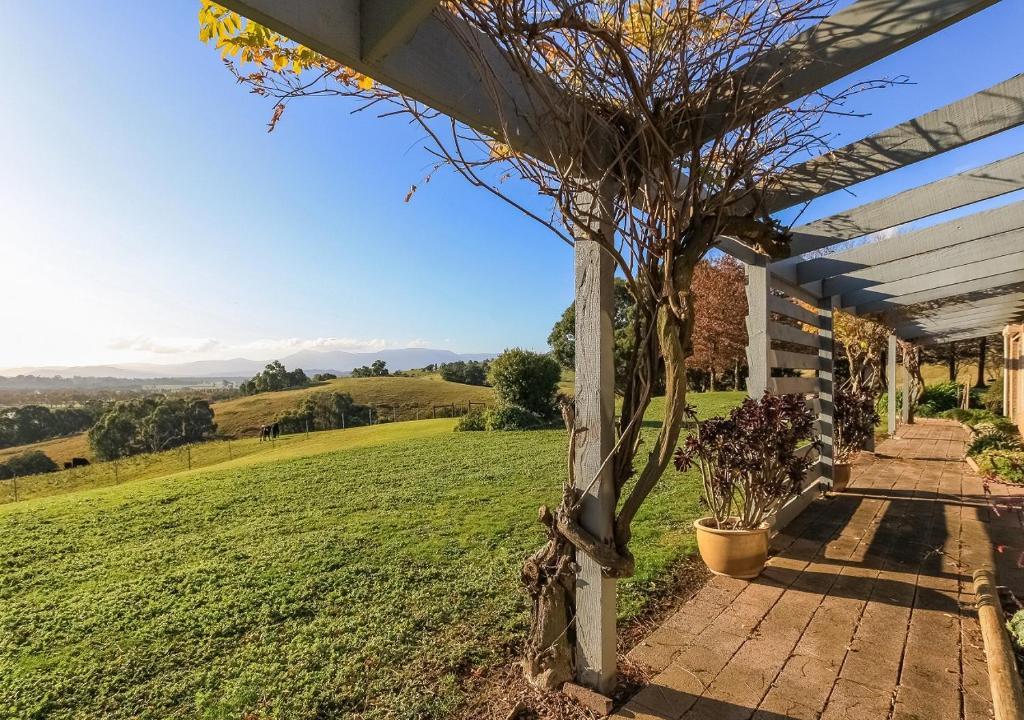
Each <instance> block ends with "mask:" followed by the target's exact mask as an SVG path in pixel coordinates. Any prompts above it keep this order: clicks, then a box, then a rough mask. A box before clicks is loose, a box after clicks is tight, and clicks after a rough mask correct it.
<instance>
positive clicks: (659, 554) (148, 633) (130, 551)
mask: <svg viewBox="0 0 1024 720" xmlns="http://www.w3.org/2000/svg"><path fill="white" fill-rule="evenodd" d="M739 397H740V395H739V394H736V393H720V394H714V395H703V396H692V397H691V400H692V401H694V402H695V403H696V404H698V406H699V407H700V409H701V412H702V413H703V414H705V415H709V414H718V413H721V412H723V411H725V410H726V409H728V408H729V407H731V406H732V405H733V404H734V403H736V402H737V401H738V399H739ZM651 425H654V423H653V422H652V423H651ZM450 426H451V421H447V420H437V421H424V422H410V423H399V424H395V425H383V426H375V427H372V428H363V429H353V430H346V431H338V432H326V433H317V434H314V435H312V436H311V437H310V439H309V440H303V439H299V438H295V439H294V440H289V441H287V442H281V443H279V444H278V445H276V446H274V447H272V448H269V449H268V448H266V445H267V444H266V443H265V444H264V448H263V449H259V448H257V450H255V451H254V452H252V453H251V454H249V455H247V456H245V457H238V458H234V459H232V460H228V461H227V462H225V463H222V464H220V465H216V466H211V467H208V468H206V469H203V470H193V471H191V472H187V471H186V472H179V473H177V474H174V475H171V476H164V477H158V478H151V479H146V480H138V481H134V482H129V483H125V484H121V485H118V486H116V487H107V488H98V489H94V490H84V491H81V492H77V493H73V494H65V495H62V496H59V497H51V498H40V499H36V500H31V501H28V502H22V503H18V504H11V505H7V506H4V507H0V638H2V641H0V677H2V678H4V682H2V683H0V708H2V709H3V710H2V711H0V713H2V712H7V713H8V714H10V715H11V716H13V717H38V718H42V717H46V718H99V717H103V718H129V717H131V718H169V717H179V718H264V717H267V718H269V717H279V718H326V717H353V718H442V717H447V716H448V715H449V714H450V713H451V712H453V710H454V709H455V708H457V707H458V705H459V703H460V701H461V695H460V686H459V682H458V680H459V677H460V676H462V675H463V674H465V673H467V672H471V671H473V670H474V669H478V668H485V667H488V666H492V665H494V664H500V663H504V662H507V661H508V660H509V659H510V657H511V656H512V653H513V652H514V651H513V648H514V646H515V643H516V642H517V640H518V638H520V637H521V636H522V631H523V628H524V624H525V621H526V614H525V603H524V598H523V597H522V595H521V594H520V592H519V589H518V581H517V575H518V568H519V564H520V562H521V560H522V558H523V556H524V555H525V554H526V553H527V552H528V551H530V550H531V549H532V548H533V547H534V546H535V545H536V544H537V543H538V541H539V539H540V534H539V532H538V529H539V528H538V526H537V524H536V522H535V514H536V507H537V506H538V505H539V504H540V503H542V502H553V501H555V500H556V499H557V496H558V492H559V483H560V481H561V478H562V475H563V473H564V461H565V457H564V452H565V433H564V432H562V431H554V430H552V431H541V432H530V433H454V432H449V431H448V428H450ZM654 431H655V429H654V427H649V428H648V429H647V431H646V432H648V433H649V434H653V432H654ZM360 433H361V435H360ZM303 443H306V444H305V445H303ZM339 443H347V444H345V445H339ZM698 514H699V508H698V501H697V486H696V482H695V479H694V478H692V477H687V476H684V475H681V474H679V473H676V472H674V471H670V473H669V474H668V476H667V477H666V479H665V481H664V482H663V483H662V485H661V486H660V487H659V488H658V490H657V491H656V492H655V494H654V495H653V496H652V497H651V499H650V500H649V502H648V503H647V504H646V505H645V507H644V509H643V511H642V513H641V515H640V517H639V518H638V522H637V526H636V532H635V540H634V550H635V552H636V555H637V559H638V572H637V575H636V577H634V578H632V579H631V580H629V581H627V582H624V583H622V591H621V608H622V610H621V612H622V615H623V616H629V615H632V614H635V613H636V612H637V611H639V610H640V609H641V608H642V607H643V604H644V599H645V597H647V595H648V594H649V592H650V590H651V589H652V587H654V586H656V584H657V582H658V581H659V579H660V578H663V577H664V573H665V569H666V568H667V567H668V566H669V565H670V564H671V563H672V562H673V561H674V560H675V559H677V558H679V557H680V556H681V555H684V554H688V553H690V552H692V549H693V538H692V533H691V529H690V525H691V522H692V520H693V519H694V517H696V516H697V515H698Z"/></svg>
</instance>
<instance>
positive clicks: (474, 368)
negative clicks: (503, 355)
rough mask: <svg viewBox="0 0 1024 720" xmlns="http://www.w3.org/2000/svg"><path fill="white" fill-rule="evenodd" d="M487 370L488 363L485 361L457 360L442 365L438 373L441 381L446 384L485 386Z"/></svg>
mask: <svg viewBox="0 0 1024 720" xmlns="http://www.w3.org/2000/svg"><path fill="white" fill-rule="evenodd" d="M489 368H490V362H489V361H487V360H483V361H478V360H457V361H455V362H450V363H442V364H441V366H440V373H441V379H443V380H447V381H448V382H456V383H462V384H463V385H486V384H487V371H488V369H489Z"/></svg>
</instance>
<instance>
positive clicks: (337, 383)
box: [0, 374, 494, 465]
mask: <svg viewBox="0 0 1024 720" xmlns="http://www.w3.org/2000/svg"><path fill="white" fill-rule="evenodd" d="M322 391H329V392H344V393H349V394H350V395H351V396H352V399H353V400H355V402H357V403H358V404H360V405H371V406H373V407H376V408H380V412H382V413H384V414H385V416H386V417H387V418H388V419H390V418H391V416H392V411H394V412H395V413H396V415H397V419H398V420H414V419H416V417H417V414H419V416H420V417H421V418H429V417H431V414H432V413H431V409H432V407H433V406H434V405H439V406H441V405H451V404H452V403H454V404H455V405H456V407H458V408H465V407H466V406H467V404H468V403H469V402H474V403H481V402H482V403H488V404H490V403H493V402H494V391H493V390H491V388H489V387H479V386H476V385H462V384H460V383H453V382H447V381H445V380H442V379H441V377H440V376H439V375H437V374H421V375H417V376H415V377H393V376H391V377H371V378H338V379H336V380H329V381H327V382H324V383H318V384H316V385H312V386H310V387H305V388H298V389H296V390H282V391H280V392H268V393H260V394H258V395H249V396H245V397H238V398H233V399H231V400H221V401H219V402H215V403H212V407H213V412H214V420H215V421H216V423H217V432H218V433H219V434H221V435H226V436H229V437H233V438H234V437H246V436H252V435H256V434H258V432H259V428H260V426H261V425H264V424H267V423H271V422H273V421H274V418H276V417H277V416H278V415H280V414H281V413H282V412H284V411H286V410H291V409H293V408H296V407H298V405H299V403H300V402H302V399H303V398H305V397H307V396H309V395H310V394H312V393H315V392H322ZM441 412H443V411H441V410H439V413H441ZM29 450H41V451H43V452H45V453H46V454H47V455H49V456H50V457H51V458H52V459H53V461H54V462H56V463H57V464H58V465H62V464H63V463H65V462H67V461H69V460H71V458H73V457H85V458H89V459H90V460H92V459H93V455H92V450H91V449H90V448H89V441H88V438H87V437H86V434H85V433H81V434H79V435H72V436H69V437H65V438H55V439H53V440H44V441H42V442H38V443H32V444H31V445H19V446H17V447H11V448H3V449H0V462H4V460H6V459H7V458H9V457H11V456H13V455H18V454H21V453H23V452H27V451H29Z"/></svg>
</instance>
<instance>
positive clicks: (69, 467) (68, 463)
mask: <svg viewBox="0 0 1024 720" xmlns="http://www.w3.org/2000/svg"><path fill="white" fill-rule="evenodd" d="M73 467H74V465H72V464H71V463H70V462H66V463H64V469H65V470H70V469H71V468H73Z"/></svg>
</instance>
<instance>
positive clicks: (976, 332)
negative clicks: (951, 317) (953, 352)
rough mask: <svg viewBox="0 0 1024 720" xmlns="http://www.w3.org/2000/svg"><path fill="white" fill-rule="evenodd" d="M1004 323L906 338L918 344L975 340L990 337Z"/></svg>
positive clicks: (1003, 325) (941, 343) (998, 330)
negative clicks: (944, 333)
mask: <svg viewBox="0 0 1024 720" xmlns="http://www.w3.org/2000/svg"><path fill="white" fill-rule="evenodd" d="M1003 327H1005V324H1004V323H999V324H993V325H990V326H988V327H984V328H974V329H971V330H964V331H963V332H959V333H954V334H951V335H924V336H921V337H918V338H906V339H908V340H912V341H914V342H915V343H917V344H918V345H945V344H946V343H951V342H960V341H962V340H974V339H975V338H983V337H988V336H989V335H995V334H996V333H998V332H1000V331H1001V330H1002V329H1003Z"/></svg>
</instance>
